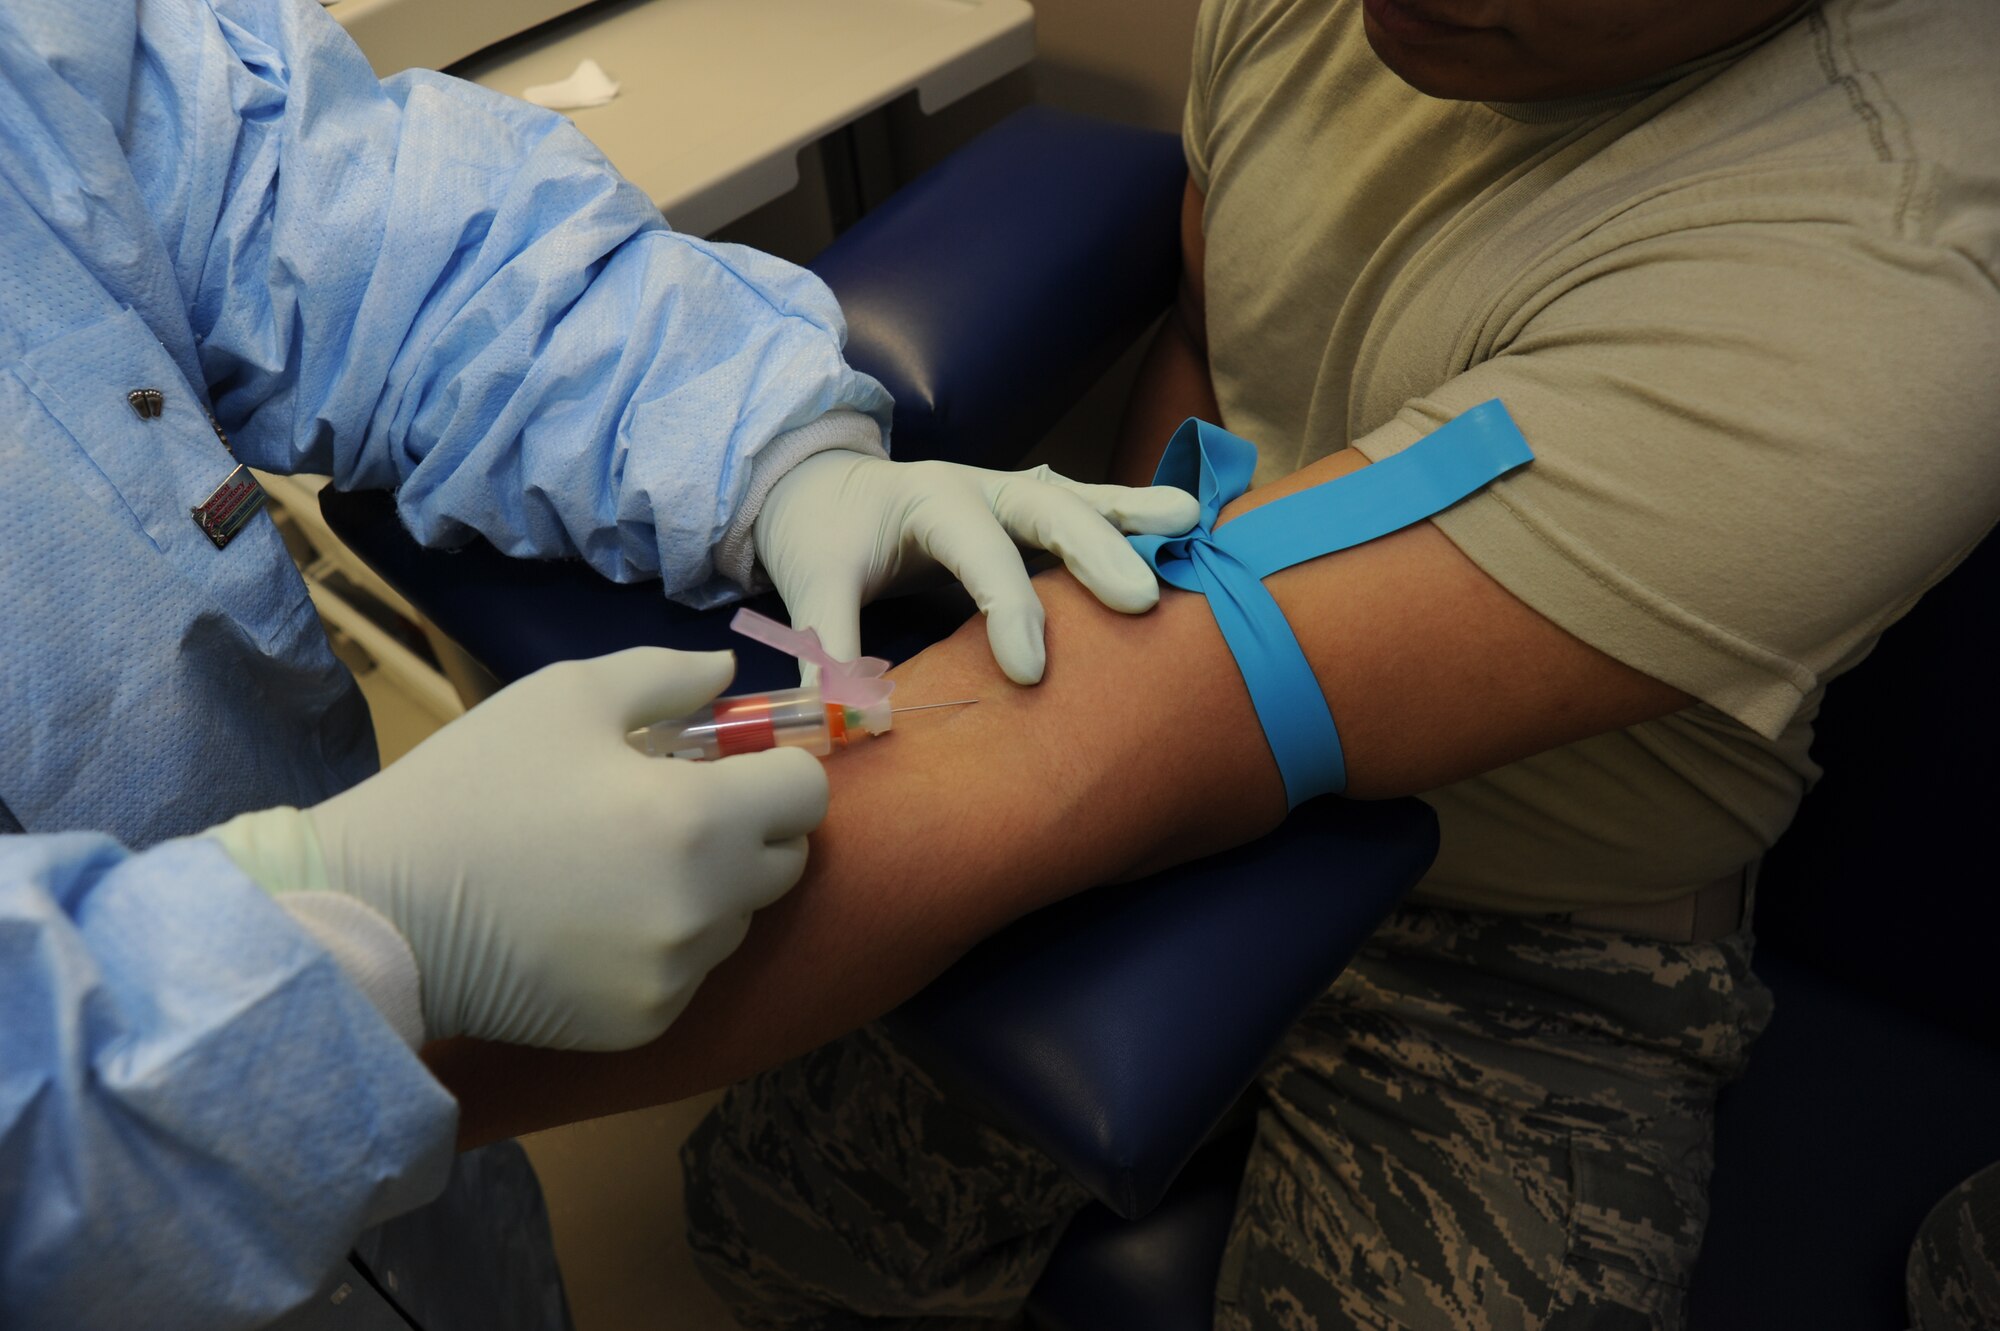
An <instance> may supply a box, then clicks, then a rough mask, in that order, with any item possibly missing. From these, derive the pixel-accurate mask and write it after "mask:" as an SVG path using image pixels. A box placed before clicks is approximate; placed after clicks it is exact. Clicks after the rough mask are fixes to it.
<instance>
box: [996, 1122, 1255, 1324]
mask: <svg viewBox="0 0 2000 1331" xmlns="http://www.w3.org/2000/svg"><path fill="white" fill-rule="evenodd" d="M1255 1136H1256V1131H1255V1125H1254V1123H1250V1124H1246V1125H1245V1127H1244V1129H1243V1130H1242V1131H1238V1132H1230V1133H1226V1134H1224V1135H1223V1136H1221V1137H1219V1138H1218V1139H1217V1140H1215V1141H1213V1142H1210V1143H1209V1144H1208V1145H1207V1146H1204V1147H1202V1149H1201V1153H1200V1154H1199V1155H1197V1156H1195V1158H1194V1159H1193V1160H1190V1161H1189V1162H1188V1166H1187V1169H1186V1170H1185V1171H1184V1172H1183V1173H1182V1174H1181V1176H1180V1178H1179V1179H1177V1180H1176V1181H1175V1182H1174V1186H1173V1189H1172V1191H1170V1192H1169V1193H1168V1194H1167V1195H1166V1197H1165V1199H1164V1200H1162V1201H1161V1202H1160V1204H1159V1206H1157V1207H1156V1208H1154V1209H1153V1211H1151V1212H1150V1213H1149V1214H1147V1215H1146V1216H1145V1217H1143V1218H1142V1219H1139V1220H1126V1219H1124V1218H1122V1217H1120V1216H1118V1215H1116V1214H1114V1213H1113V1212H1111V1211H1110V1210H1108V1209H1107V1208H1105V1207H1104V1206H1103V1205H1101V1204H1093V1205H1091V1206H1088V1207H1086V1208H1084V1210H1083V1211H1082V1212H1081V1213H1080V1214H1078V1216H1077V1217H1076V1219H1075V1220H1073V1221H1071V1222H1070V1227H1069V1228H1068V1229H1067V1230H1065V1231H1063V1237H1062V1242H1061V1243H1060V1244H1058V1245H1057V1246H1056V1250H1055V1254H1054V1255H1053V1256H1052V1257H1050V1259H1049V1264H1048V1266H1046V1267H1045V1268H1043V1270H1042V1276H1041V1279H1040V1280H1038V1281H1036V1282H1035V1292H1034V1294H1033V1295H1032V1296H1031V1297H1030V1298H1029V1300H1028V1315H1029V1320H1030V1321H1031V1322H1032V1324H1033V1325H1035V1326H1036V1327H1038V1328H1040V1329H1041V1331H1209V1329H1210V1327H1211V1326H1212V1325H1213V1322H1212V1320H1211V1317H1210V1310H1211V1308H1212V1306H1213V1304H1214V1302H1215V1281H1216V1277H1217V1275H1218V1274H1220V1271H1221V1267H1222V1249H1223V1247H1224V1245H1225V1244H1226V1243H1227V1242H1228V1239H1229V1227H1230V1224H1231V1223H1232V1222H1233V1221H1234V1220H1235V1218H1236V1191H1237V1186H1238V1184H1239V1183H1240V1182H1241V1180H1242V1176H1243V1161H1244V1157H1245V1156H1247V1155H1248V1154H1249V1151H1250V1143H1251V1141H1252V1140H1253V1139H1254V1138H1255Z"/></svg>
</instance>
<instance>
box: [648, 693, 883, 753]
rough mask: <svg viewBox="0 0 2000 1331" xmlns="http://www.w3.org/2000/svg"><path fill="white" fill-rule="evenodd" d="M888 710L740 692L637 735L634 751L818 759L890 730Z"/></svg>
mask: <svg viewBox="0 0 2000 1331" xmlns="http://www.w3.org/2000/svg"><path fill="white" fill-rule="evenodd" d="M889 725H890V721H889V707H888V706H887V704H886V702H885V703H884V704H883V705H881V706H877V707H866V708H863V707H845V706H842V705H841V704H839V703H830V702H827V701H826V700H825V699H824V698H822V697H821V696H820V691H819V690H818V689H817V688H814V687H807V688H797V689H777V690H774V691H772V692H770V693H739V694H734V695H731V696H729V697H724V698H717V699H716V700H715V701H714V702H712V703H710V704H709V705H708V706H706V707H703V708H701V709H700V710H698V711H695V712H691V713H689V714H688V715H686V716H682V717H676V718H674V719H673V720H670V721H660V722H656V723H655V724H653V725H650V726H647V727H645V728H644V729H643V730H635V731H633V732H632V733H631V735H629V736H628V737H627V739H628V742H629V743H630V744H631V745H632V747H633V748H635V749H637V750H639V752H641V753H644V754H649V755H651V756H653V757H655V758H727V757H729V756H730V755H731V754H737V753H758V752H761V751H762V750H764V749H779V748H785V749H804V750H805V751H806V752H808V753H816V754H818V755H819V756H821V757H822V758H823V757H825V756H826V755H827V754H829V753H832V752H833V751H834V750H835V749H837V748H845V747H846V746H847V743H848V741H849V740H850V739H852V738H860V737H862V736H866V735H879V734H882V733H883V732H885V731H887V730H888V729H889Z"/></svg>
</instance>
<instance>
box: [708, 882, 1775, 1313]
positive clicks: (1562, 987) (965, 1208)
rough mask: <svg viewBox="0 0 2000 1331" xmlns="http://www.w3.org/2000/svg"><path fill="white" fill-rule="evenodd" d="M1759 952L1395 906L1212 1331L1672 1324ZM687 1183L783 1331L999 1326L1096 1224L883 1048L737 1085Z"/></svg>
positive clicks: (755, 1303) (739, 1301)
mask: <svg viewBox="0 0 2000 1331" xmlns="http://www.w3.org/2000/svg"><path fill="white" fill-rule="evenodd" d="M1749 951H1750V945H1749V940H1748V938H1747V937H1745V936H1741V935H1739V936H1735V937H1731V938H1726V939H1722V940H1719V941H1717V942H1712V943H1696V944H1686V943H1663V942H1656V941H1651V940H1645V939H1637V938H1632V937H1628V936H1624V935H1619V934H1614V933H1609V932H1605V931H1599V930H1589V929H1581V928H1576V927H1573V926H1568V925H1560V924H1551V923H1548V922H1544V921H1537V920H1532V919H1524V918H1508V917H1499V916H1488V915H1477V914H1470V913H1464V912H1454V911H1441V910H1428V909H1421V908H1409V909H1405V910H1402V911H1400V912H1398V913H1397V914H1396V915H1395V916H1394V917H1392V918H1391V920H1390V921H1389V923H1388V924H1386V925H1385V926H1384V927H1383V929H1382V930H1381V931H1380V932H1379V933H1378V934H1377V935H1376V937H1375V938H1374V939H1373V940H1372V941H1371V943H1370V945H1369V947H1368V948H1367V949H1366V950H1365V951H1364V952H1363V954H1362V955H1361V956H1360V957H1359V958H1357V959H1356V961H1355V963H1354V964H1353V965H1352V966H1350V967H1349V968H1348V970H1347V971H1346V973H1345V974H1343V975H1342V976H1341V978H1340V979H1339V981H1337V982H1336V983H1335V985H1334V987H1333V988H1332V989H1331V990H1330V991H1329V992H1328V993H1327V994H1326V996H1325V997H1323V998H1322V999H1321V1000H1320V1001H1319V1002H1318V1003H1317V1004H1315V1006H1314V1007H1313V1009H1312V1010H1311V1011H1310V1012H1309V1013H1308V1014H1307V1015H1306V1017H1305V1018H1304V1019H1303V1020H1302V1021H1301V1022H1300V1023H1299V1025H1298V1026H1297V1027H1295V1028H1294V1030H1293V1031H1292V1033H1291V1035H1290V1036H1289V1037H1288V1039H1287V1041H1286V1044H1285V1046H1284V1048H1283V1049H1282V1050H1281V1051H1280V1052H1279V1053H1278V1055H1277V1056H1276V1057H1275V1058H1274V1059H1273V1060H1272V1062H1271V1063H1270V1064H1269V1065H1268V1066H1267V1068H1266V1070H1265V1072H1264V1074H1263V1076H1262V1077H1261V1078H1260V1098H1261V1107H1260V1109H1259V1114H1258V1124H1257V1137H1256V1143H1255V1146H1254V1147H1253V1149H1252V1151H1251V1155H1250V1160H1249V1164H1248V1166H1247V1167H1246V1173H1245V1178H1244V1184H1243V1191H1242V1193H1241V1195H1240V1200H1239V1204H1238V1212H1237V1217H1236V1223H1235V1227H1234V1230H1233V1232H1232V1234H1231V1237H1230V1241H1229V1246H1228V1250H1227V1252H1226V1253H1225V1255H1224V1258H1223V1264H1222V1272H1221V1277H1220V1279H1219V1281H1218V1286H1217V1291H1216V1326H1217V1327H1218V1328H1219V1331H1252V1329H1254V1331H1347V1329H1349V1328H1370V1329H1373V1328H1390V1327H1394V1328H1409V1329H1410V1331H1433V1329H1436V1331H1489V1329H1492V1331H1501V1329H1507V1331H1513V1329H1519V1331H1569V1329H1571V1328H1591V1331H1597V1329H1598V1328H1620V1329H1622V1328H1627V1327H1630V1328H1647V1329H1649V1331H1650V1329H1653V1328H1674V1327H1679V1326H1681V1325H1682V1324H1683V1322H1684V1313H1685V1309H1684V1303H1685V1289H1686V1285H1687V1281H1688V1277H1689V1274H1690V1272H1691V1270H1692V1267H1693V1263H1694V1258H1695V1254H1696V1252H1697V1251H1698V1250H1699V1247H1700V1243H1701V1233H1702V1229H1703V1226H1704V1225H1705V1223H1706V1220H1707V1199H1706V1191H1707V1179H1708V1173H1709V1168H1710V1163H1711V1159H1712V1151H1711V1139H1712V1126H1713V1110H1714V1103H1715V1095H1716V1092H1717V1090H1718V1089H1719V1088H1720V1087H1721V1085H1722V1084H1723V1083H1724V1082H1725V1081H1727V1080H1728V1079H1729V1078H1730V1077H1732V1076H1734V1075H1735V1074H1736V1073H1737V1072H1738V1071H1739V1070H1740V1069H1741V1067H1742V1066H1743V1063H1744V1059H1745V1055H1746V1054H1747V1051H1748V1048H1749V1045H1750V1042H1751V1041H1752V1040H1753V1039H1754V1038H1755V1036H1756V1034H1757V1032H1758V1031H1759V1030H1761V1029H1762V1027H1763V1025H1764V1023H1765V1022H1766V1020H1767V1019H1768V1017H1769V1013H1770V999H1769V996H1768V994H1767V992H1766V991H1765V989H1764V988H1763V986H1762V985H1761V984H1760V983H1759V982H1758V981H1757V980H1756V979H1755V978H1754V977H1753V976H1752V975H1751V974H1750V971H1749V965H1748V960H1749ZM684 1163H685V1165H686V1168H687V1178H688V1209H689V1230H690V1234H691V1238H692V1242H693V1243H694V1246H695V1250H696V1254H697V1260H698V1262H699V1263H700V1265H701V1266H702V1268H703V1271H704V1273H705V1274H706V1275H707V1276H708V1278H709V1280H710V1282H711V1283H712V1284H714V1285H715V1286H716V1288H717V1289H718V1290H720V1291H721V1292H722V1293H723V1295H724V1297H725V1298H727V1299H728V1300H729V1301H730V1303H731V1306H732V1307H733V1308H734V1309H735V1311H736V1314H737V1316H738V1317H739V1319H741V1320H742V1322H743V1323H744V1325H746V1326H750V1327H756V1328H785V1329H786V1331H835V1329H836V1328H839V1329H841V1331H847V1329H848V1328H863V1327H869V1328H901V1329H912V1331H913V1329H914V1328H931V1327H946V1326H952V1327H959V1328H963V1327H965V1326H966V1325H967V1323H966V1322H964V1321H960V1320H954V1319H958V1318H967V1317H977V1318H989V1319H990V1318H1003V1317H1007V1316H1010V1315H1012V1314H1013V1313H1014V1312H1015V1311H1017V1310H1018V1309H1019V1307H1020V1306H1021V1304H1022V1302H1023V1300H1025V1298H1026V1297H1027V1294H1028V1292H1029V1290H1030V1289H1031V1288H1032V1287H1033V1285H1034V1281H1035V1279H1036V1277H1037V1275H1038V1274H1039V1273H1040V1271H1041V1268H1042V1266H1043V1265H1044V1264H1045V1262H1046V1260H1047V1257H1048V1253H1049V1252H1050V1251H1051V1250H1052V1249H1053V1247H1054V1245H1055V1243H1056V1241H1057V1240H1058V1239H1059V1238H1060V1236H1061V1232H1062V1228H1063V1226H1064V1224H1065V1223H1066V1222H1067V1220H1068V1218H1069V1216H1070V1215H1072V1214H1073V1213H1074V1212H1075V1211H1076V1210H1077V1209H1078V1208H1079V1207H1081V1206H1082V1205H1083V1204H1084V1202H1085V1201H1086V1200H1087V1198H1086V1196H1085V1194H1084V1193H1083V1191H1082V1190H1081V1189H1080V1188H1079V1187H1078V1186H1077V1185H1076V1184H1075V1183H1073V1182H1071V1181H1070V1180H1069V1179H1067V1178H1066V1177H1065V1176H1064V1175H1063V1174H1062V1173H1061V1171H1059V1170H1058V1169H1057V1168H1056V1167H1055V1166H1054V1165H1053V1164H1052V1163H1051V1162H1050V1161H1048V1160H1047V1159H1046V1158H1045V1157H1043V1156H1042V1155H1041V1154H1040V1152H1038V1151H1036V1150H1035V1149H1034V1148H1033V1147H1031V1146H1029V1145H1027V1144H1025V1143H1023V1142H1020V1141H1018V1140H1016V1139H1014V1138H1011V1137H1009V1136H1008V1135H1007V1134H1005V1133H1004V1132H1002V1131H1000V1130H998V1129H996V1128H993V1127H991V1126H989V1125H987V1124H986V1123H984V1122H983V1121H982V1120H980V1119H978V1118H977V1117H975V1116H973V1115H971V1114H969V1113H967V1112H965V1111H963V1110H961V1109H959V1108H958V1107H956V1106H954V1105H953V1104H951V1103H950V1101H949V1100H947V1099H946V1097H945V1096H944V1095H943V1094H942V1093H941V1092H940V1091H939V1090H938V1088H937V1087H936V1085H935V1084H934V1083H933V1082H932V1081H931V1079H930V1078H929V1077H927V1076H926V1075H925V1074H924V1073H923V1072H922V1070H921V1069H919V1068H917V1067H916V1066H915V1065H914V1064H913V1063H912V1062H911V1061H910V1060H908V1059H907V1058H905V1057H904V1056H903V1055H902V1054H901V1053H900V1052H899V1051H898V1050H897V1049H896V1048H895V1046H894V1045H893V1044H891V1043H890V1042H889V1041H888V1040H887V1039H886V1038H885V1037H884V1036H883V1035H882V1034H881V1033H880V1032H879V1031H877V1030H874V1029H870V1030H867V1031H863V1032H860V1033H858V1034H856V1035H854V1036H850V1037H848V1038H847V1039H845V1040H842V1041H839V1042H836V1043H835V1044H833V1045H830V1046H827V1047H826V1048H824V1049H821V1050H819V1051H817V1052H816V1053H814V1054H812V1055H809V1056H807V1057H806V1058H804V1059H801V1060H798V1061H797V1062H794V1063H792V1064H790V1065H788V1066H786V1067H784V1068H781V1069H778V1070H777V1071H775V1072H772V1073H768V1074H766V1075H765V1076H763V1077H759V1078H757V1079H754V1080H753V1081H751V1082H749V1083H746V1084H745V1085H743V1086H741V1087H738V1088H737V1089H736V1090H734V1091H732V1092H731V1093H730V1095H729V1096H728V1098H726V1099H725V1100H724V1101H723V1103H722V1104H721V1105H720V1106H718V1107H717V1109H716V1110H715V1112H714V1113H713V1114H712V1115H711V1116H710V1118H709V1119H708V1120H707V1121H706V1122H705V1123H704V1124H703V1125H702V1127H701V1128H700V1130H698V1131H697V1132H696V1134H695V1136H694V1137H693V1138H692V1139H690V1141H689V1143H688V1146H687V1148H686V1152H685V1154H684Z"/></svg>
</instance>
